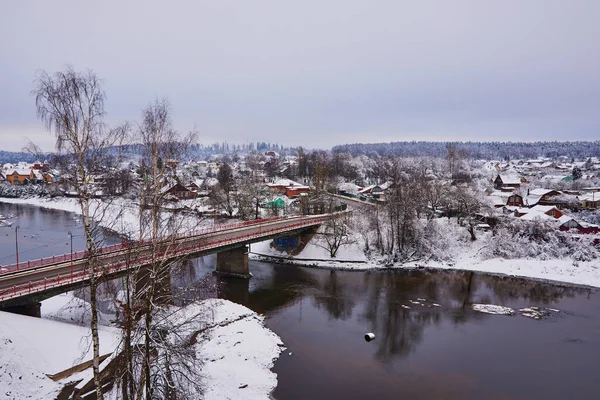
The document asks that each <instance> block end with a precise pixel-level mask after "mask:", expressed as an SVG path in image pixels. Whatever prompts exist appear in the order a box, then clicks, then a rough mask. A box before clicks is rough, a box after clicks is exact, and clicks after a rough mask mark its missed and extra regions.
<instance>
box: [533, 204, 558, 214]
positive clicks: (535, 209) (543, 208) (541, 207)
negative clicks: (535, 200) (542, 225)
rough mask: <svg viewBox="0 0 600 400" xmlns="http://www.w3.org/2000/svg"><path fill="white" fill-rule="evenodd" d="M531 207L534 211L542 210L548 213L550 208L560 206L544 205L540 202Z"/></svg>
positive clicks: (553, 208)
mask: <svg viewBox="0 0 600 400" xmlns="http://www.w3.org/2000/svg"><path fill="white" fill-rule="evenodd" d="M531 209H532V210H534V211H540V212H543V213H546V212H548V211H550V210H558V208H556V207H554V206H542V205H540V204H538V205H536V206H533V207H531Z"/></svg>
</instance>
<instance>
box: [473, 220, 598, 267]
mask: <svg viewBox="0 0 600 400" xmlns="http://www.w3.org/2000/svg"><path fill="white" fill-rule="evenodd" d="M481 255H482V257H483V258H495V257H499V258H506V259H513V258H536V259H539V260H548V259H553V258H565V257H571V258H573V259H574V260H577V261H590V260H593V259H595V258H598V257H599V256H600V252H599V251H598V249H597V248H596V247H595V246H594V243H593V239H592V238H588V237H585V236H574V235H572V234H570V233H567V232H562V231H560V230H558V226H557V224H556V222H555V221H541V220H534V221H522V220H518V219H505V220H503V221H502V222H501V223H500V224H498V225H497V226H496V228H495V229H494V233H493V234H492V235H491V236H490V237H489V238H488V243H487V245H486V246H485V247H484V248H483V250H482V252H481Z"/></svg>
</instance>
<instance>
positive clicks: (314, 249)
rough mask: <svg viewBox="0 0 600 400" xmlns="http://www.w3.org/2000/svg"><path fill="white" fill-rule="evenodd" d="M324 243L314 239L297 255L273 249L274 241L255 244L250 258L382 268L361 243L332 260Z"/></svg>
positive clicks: (363, 268) (362, 268)
mask: <svg viewBox="0 0 600 400" xmlns="http://www.w3.org/2000/svg"><path fill="white" fill-rule="evenodd" d="M323 245H324V243H323V242H322V241H319V240H318V239H317V238H316V237H314V238H313V239H312V240H311V241H310V242H309V243H307V244H306V246H305V247H304V249H303V250H302V251H301V252H300V253H299V254H297V255H293V256H292V255H290V254H289V253H288V252H285V251H279V250H277V249H276V248H275V247H273V241H272V240H266V241H264V242H258V243H253V244H251V245H250V252H251V254H250V255H249V257H250V258H251V259H255V260H269V259H273V260H276V261H278V262H282V263H293V264H295V265H305V266H317V267H324V268H337V269H346V270H368V269H374V268H381V264H380V263H378V262H377V261H371V260H369V259H368V258H367V256H366V255H365V253H364V252H363V251H362V249H361V247H360V244H359V241H358V240H357V241H355V242H354V243H352V244H347V245H342V246H340V248H339V249H338V251H337V254H336V256H335V258H331V257H330V255H329V250H327V249H326V248H324V247H323Z"/></svg>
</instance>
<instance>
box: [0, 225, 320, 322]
mask: <svg viewBox="0 0 600 400" xmlns="http://www.w3.org/2000/svg"><path fill="white" fill-rule="evenodd" d="M329 218H330V216H329V215H327V214H325V215H314V216H305V217H292V218H282V217H276V218H270V219H259V220H252V221H245V222H238V223H233V224H227V225H221V226H214V227H209V228H203V229H200V230H197V231H194V232H190V233H185V234H179V235H175V236H170V237H168V238H165V239H164V240H162V241H161V242H159V244H158V246H155V247H154V249H158V252H157V251H153V246H152V242H151V241H149V240H146V241H142V242H125V243H119V244H114V245H111V246H105V247H101V248H99V249H98V252H97V263H98V264H97V265H98V266H97V267H96V268H94V270H95V275H96V277H100V276H103V277H108V278H111V277H118V276H120V275H124V274H125V273H127V272H128V271H130V270H134V269H136V268H139V267H143V266H145V265H148V264H150V263H151V262H153V261H154V262H157V261H160V262H166V261H169V260H174V259H177V258H181V257H197V256H202V255H207V254H211V253H217V272H219V273H222V274H226V275H233V276H240V277H250V276H251V275H250V273H249V270H248V256H247V252H248V251H247V246H248V245H249V244H250V243H255V242H260V241H263V240H268V239H271V238H274V237H277V236H281V235H284V234H290V233H295V232H298V231H301V230H304V229H307V228H310V227H315V226H318V225H320V224H321V223H323V222H324V221H325V220H327V219H329ZM132 254H135V257H132ZM132 258H133V259H132ZM91 277H92V271H91V268H89V266H88V257H87V252H86V251H78V252H76V253H67V254H61V255H55V256H52V257H47V258H41V259H37V260H28V261H24V262H20V263H18V264H12V265H8V266H2V267H0V309H6V310H10V309H19V310H20V311H21V312H24V313H29V314H31V313H33V314H36V313H39V302H40V301H41V300H44V299H47V298H49V297H52V296H55V295H57V294H59V293H64V292H67V291H70V290H73V289H75V288H77V287H81V286H82V285H85V284H86V283H88V282H89V280H90V278H91ZM29 306H31V307H34V310H33V311H31V310H27V307H29ZM36 307H37V311H35V308H36ZM23 308H24V309H23Z"/></svg>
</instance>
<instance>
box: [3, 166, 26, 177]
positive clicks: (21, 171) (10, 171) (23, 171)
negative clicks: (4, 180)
mask: <svg viewBox="0 0 600 400" xmlns="http://www.w3.org/2000/svg"><path fill="white" fill-rule="evenodd" d="M15 172H16V173H17V174H19V175H30V174H31V170H30V169H25V168H11V169H8V170H6V174H5V175H6V176H8V175H12V174H14V173H15Z"/></svg>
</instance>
